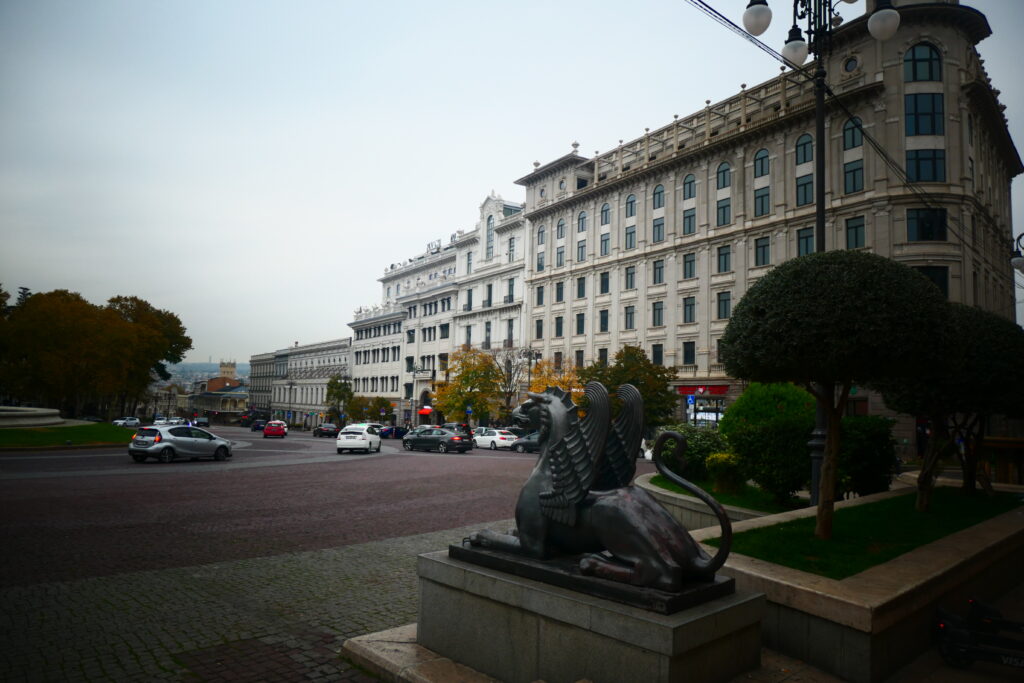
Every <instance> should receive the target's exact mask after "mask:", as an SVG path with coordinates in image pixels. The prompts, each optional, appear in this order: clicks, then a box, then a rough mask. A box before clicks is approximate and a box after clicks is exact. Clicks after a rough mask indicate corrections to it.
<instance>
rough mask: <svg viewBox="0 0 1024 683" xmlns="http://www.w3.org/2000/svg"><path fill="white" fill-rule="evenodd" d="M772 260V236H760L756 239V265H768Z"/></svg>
mask: <svg viewBox="0 0 1024 683" xmlns="http://www.w3.org/2000/svg"><path fill="white" fill-rule="evenodd" d="M771 262H772V245H771V238H770V237H758V238H757V239H756V240H754V265H755V266H767V265H769V264H770V263H771Z"/></svg>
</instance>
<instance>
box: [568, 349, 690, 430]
mask: <svg viewBox="0 0 1024 683" xmlns="http://www.w3.org/2000/svg"><path fill="white" fill-rule="evenodd" d="M578 372H579V376H580V382H581V383H582V384H586V383H587V382H593V381H597V382H601V383H602V384H604V385H605V386H606V387H608V388H609V389H610V390H612V391H614V387H617V386H620V385H622V384H632V385H633V386H635V387H636V388H637V389H638V390H639V391H640V395H641V396H643V399H644V419H645V420H646V421H647V426H648V427H656V426H658V425H662V424H665V423H666V422H668V421H669V420H671V419H672V416H673V414H674V413H675V409H676V406H677V405H678V402H679V396H678V395H677V394H676V393H675V392H673V391H672V390H671V388H669V385H670V383H671V382H672V380H674V379H675V377H676V369H675V368H674V367H665V366H661V365H655V364H654V363H652V362H651V361H650V360H649V359H648V358H647V354H646V353H644V350H643V349H641V348H640V347H639V346H628V345H627V346H623V347H622V348H621V349H619V351H618V352H617V353H616V354H615V357H614V359H613V362H612V363H611V364H610V365H603V364H601V363H594V364H592V365H588V366H587V367H586V368H581V369H579V371H578Z"/></svg>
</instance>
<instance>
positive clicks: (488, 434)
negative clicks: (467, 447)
mask: <svg viewBox="0 0 1024 683" xmlns="http://www.w3.org/2000/svg"><path fill="white" fill-rule="evenodd" d="M518 438H519V437H518V436H516V435H515V434H513V433H512V432H509V431H506V430H504V429H484V430H482V431H481V432H480V433H479V434H476V435H475V436H474V437H473V447H474V448H490V449H491V450H492V451H495V450H498V449H499V448H512V442H513V441H515V440H516V439H518Z"/></svg>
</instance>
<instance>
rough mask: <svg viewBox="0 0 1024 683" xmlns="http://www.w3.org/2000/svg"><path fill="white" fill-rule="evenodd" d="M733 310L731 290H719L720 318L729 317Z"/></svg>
mask: <svg viewBox="0 0 1024 683" xmlns="http://www.w3.org/2000/svg"><path fill="white" fill-rule="evenodd" d="M731 312H732V293H731V292H719V293H718V319H719V320H725V319H726V318H728V317H729V314H730V313H731Z"/></svg>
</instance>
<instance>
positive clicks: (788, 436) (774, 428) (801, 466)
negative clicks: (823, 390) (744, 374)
mask: <svg viewBox="0 0 1024 683" xmlns="http://www.w3.org/2000/svg"><path fill="white" fill-rule="evenodd" d="M718 428H719V431H720V432H721V433H722V435H723V436H725V438H726V441H727V442H728V444H729V446H730V449H731V450H732V452H733V453H735V454H736V455H737V456H738V457H739V459H740V462H741V463H742V468H743V469H744V470H745V471H746V472H747V474H748V475H749V476H750V478H752V479H753V480H754V481H755V482H757V484H758V486H760V487H761V488H762V489H764V490H765V491H768V492H769V493H771V494H772V495H773V496H774V497H775V499H776V500H777V501H778V502H780V503H785V502H787V501H789V499H791V498H792V497H793V494H794V493H796V492H797V491H799V490H800V489H802V488H804V487H806V486H807V484H808V481H809V480H810V473H811V460H810V454H809V452H808V448H807V442H808V441H809V440H810V438H811V431H813V429H814V398H813V397H812V396H811V395H810V394H809V393H807V392H806V391H804V390H803V389H800V388H799V387H796V386H794V385H792V384H759V383H756V382H755V383H753V384H751V385H750V386H749V387H747V389H746V391H744V392H743V394H742V395H741V396H740V397H739V398H738V399H737V400H736V402H735V403H733V404H732V405H731V406H729V408H728V409H727V410H726V411H725V415H724V416H723V417H722V420H721V422H720V423H719V426H718Z"/></svg>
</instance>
